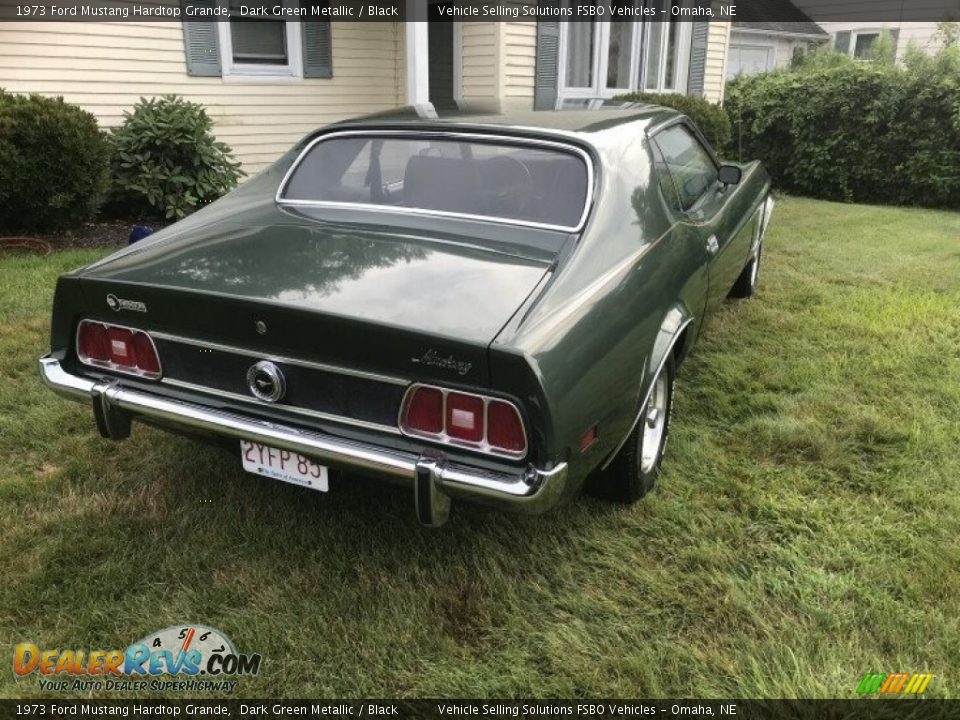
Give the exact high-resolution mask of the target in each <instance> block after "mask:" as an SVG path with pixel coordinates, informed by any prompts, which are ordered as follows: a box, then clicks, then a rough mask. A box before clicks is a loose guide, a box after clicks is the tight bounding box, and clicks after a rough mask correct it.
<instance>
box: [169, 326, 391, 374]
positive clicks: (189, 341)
mask: <svg viewBox="0 0 960 720" xmlns="http://www.w3.org/2000/svg"><path fill="white" fill-rule="evenodd" d="M151 334H152V335H153V337H155V338H157V339H159V340H167V341H168V342H175V343H181V344H183V345H195V346H197V347H202V348H207V349H208V350H218V351H220V352H226V353H234V354H236V355H245V356H247V357H254V358H258V359H259V360H271V361H273V362H281V363H286V364H287V365H297V366H299V367H305V368H310V369H311V370H322V371H325V372H330V373H335V374H337V375H352V376H354V377H359V378H364V379H365V380H374V381H376V382H383V383H389V384H391V385H408V384H409V383H410V381H409V380H404V379H402V378H398V377H393V376H390V375H380V374H378V373H372V372H366V371H364V370H351V369H350V368H345V367H339V366H337V365H326V364H325V363H318V362H311V361H309V360H296V359H294V358H290V357H285V356H283V355H274V354H271V353H258V352H256V351H255V350H245V349H244V348H238V347H234V346H232V345H221V344H220V343H215V342H208V341H206V340H195V339H193V338H186V337H183V336H181V335H171V334H170V333H164V332H155V333H151Z"/></svg>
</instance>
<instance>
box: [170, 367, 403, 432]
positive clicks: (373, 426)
mask: <svg viewBox="0 0 960 720" xmlns="http://www.w3.org/2000/svg"><path fill="white" fill-rule="evenodd" d="M160 383H161V384H163V385H170V386H171V387H176V388H180V389H182V390H191V391H194V392H200V393H205V394H207V395H213V396H215V397H222V398H226V399H227V400H234V401H236V402H242V403H246V404H247V405H253V406H254V407H270V408H277V409H279V410H283V411H284V412H289V413H293V414H295V415H303V416H304V417H309V418H314V419H316V420H327V421H329V422H335V423H340V424H342V425H353V426H355V427H362V428H366V429H367V430H376V431H378V432H387V433H390V434H391V435H400V431H399V430H398V429H397V428H395V427H394V426H393V425H381V424H379V423H373V422H367V421H366V420H357V419H355V418H351V417H346V416H343V415H330V414H329V413H325V412H320V411H319V410H310V409H309V408H302V407H298V406H296V405H286V404H284V403H268V402H265V401H262V400H257V399H256V398H253V397H249V396H247V395H240V394H239V393H232V392H230V391H229V390H217V389H216V388H210V387H207V386H206V385H196V384H194V383H191V382H186V381H185V380H174V379H173V378H164V379H163V380H161V381H160Z"/></svg>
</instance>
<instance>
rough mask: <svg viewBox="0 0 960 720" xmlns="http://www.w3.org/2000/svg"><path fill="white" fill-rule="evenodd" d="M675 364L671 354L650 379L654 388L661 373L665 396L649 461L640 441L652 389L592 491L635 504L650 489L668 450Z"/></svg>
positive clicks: (599, 475) (642, 435)
mask: <svg viewBox="0 0 960 720" xmlns="http://www.w3.org/2000/svg"><path fill="white" fill-rule="evenodd" d="M675 367H676V365H675V362H674V359H673V355H671V356H670V357H668V358H667V361H666V362H665V363H664V364H663V368H662V369H661V370H660V375H658V376H657V378H654V381H653V387H654V388H656V386H657V382H658V379H659V378H660V377H661V376H662V377H663V378H664V380H665V383H666V384H665V386H664V388H665V393H666V398H665V404H664V405H663V407H664V417H663V430H662V433H661V434H660V439H659V442H658V443H657V447H656V448H655V449H653V450H652V451H651V453H648V454H647V457H648V459H650V458H652V462H647V463H645V462H644V449H645V448H644V447H643V444H644V436H645V433H644V428H645V427H646V424H647V423H646V419H647V409H648V407H649V405H650V402H652V401H653V399H654V393H655V391H654V392H651V397H650V398H649V400H648V402H647V404H646V405H645V406H644V408H643V410H642V411H641V413H640V420H639V422H637V426H636V427H635V428H634V429H633V431H632V432H631V433H630V437H629V438H627V442H626V443H625V444H624V446H623V447H622V448H620V451H619V452H618V453H617V455H616V457H615V458H614V459H613V462H612V463H610V465H609V466H608V467H607V469H606V470H603V471H601V472H600V473H599V474H598V475H597V476H596V477H595V479H594V481H593V483H592V484H591V485H590V486H589V490H590V492H591V494H593V495H595V496H597V497H600V498H603V499H604V500H612V501H614V502H620V503H626V504H630V503H635V502H636V501H637V500H639V499H640V498H642V497H643V496H644V495H646V494H647V493H649V492H650V491H651V490H653V487H654V485H655V484H656V481H657V477H658V476H659V475H660V465H661V463H662V462H663V455H664V452H665V451H666V449H667V438H668V437H669V435H670V416H671V414H672V411H673V378H674V374H675Z"/></svg>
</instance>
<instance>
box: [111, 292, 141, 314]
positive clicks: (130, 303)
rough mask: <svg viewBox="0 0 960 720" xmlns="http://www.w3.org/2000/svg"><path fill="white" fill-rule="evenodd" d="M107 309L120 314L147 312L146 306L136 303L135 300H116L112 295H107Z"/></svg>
mask: <svg viewBox="0 0 960 720" xmlns="http://www.w3.org/2000/svg"><path fill="white" fill-rule="evenodd" d="M107 307H109V308H110V309H111V310H113V311H114V312H120V311H121V310H136V311H137V312H146V311H147V306H146V304H145V303H142V302H138V301H136V300H124V299H123V298H118V297H117V296H116V295H114V294H113V293H110V294H109V295H107Z"/></svg>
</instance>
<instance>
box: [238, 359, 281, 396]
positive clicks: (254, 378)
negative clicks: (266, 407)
mask: <svg viewBox="0 0 960 720" xmlns="http://www.w3.org/2000/svg"><path fill="white" fill-rule="evenodd" d="M247 386H248V387H249V388H250V392H251V393H252V394H253V396H254V397H255V398H257V399H258V400H263V401H264V402H268V403H275V402H278V401H280V400H281V399H283V396H284V394H285V393H286V392H287V383H286V380H285V379H284V377H283V373H282V372H280V368H278V367H277V366H276V365H274V364H273V363H272V362H270V361H269V360H261V361H260V362H258V363H257V364H255V365H251V366H250V369H249V370H247Z"/></svg>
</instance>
